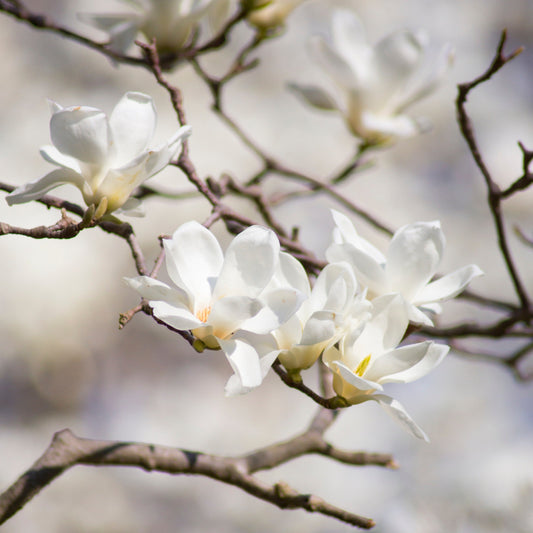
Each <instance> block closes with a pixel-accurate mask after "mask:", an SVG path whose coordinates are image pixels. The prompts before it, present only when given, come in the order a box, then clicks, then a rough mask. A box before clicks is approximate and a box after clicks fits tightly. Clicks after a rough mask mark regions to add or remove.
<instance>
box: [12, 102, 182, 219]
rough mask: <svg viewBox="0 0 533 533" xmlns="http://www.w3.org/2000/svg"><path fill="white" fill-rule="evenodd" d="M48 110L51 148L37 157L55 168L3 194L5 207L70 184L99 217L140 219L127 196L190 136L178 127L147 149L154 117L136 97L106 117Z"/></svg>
mask: <svg viewBox="0 0 533 533" xmlns="http://www.w3.org/2000/svg"><path fill="white" fill-rule="evenodd" d="M50 107H51V110H52V118H51V119H50V137H51V139H52V143H53V146H43V147H42V148H41V155H42V157H43V158H44V159H45V160H46V161H48V162H49V163H52V164H54V165H57V166H58V167H59V168H58V169H56V170H53V171H52V172H50V173H48V174H46V175H45V176H43V177H42V178H40V179H38V180H36V181H32V182H29V183H26V184H25V185H22V186H20V187H18V188H17V189H15V190H14V191H13V192H12V193H10V194H8V195H7V197H6V200H7V203H8V204H9V205H13V204H21V203H25V202H31V201H32V200H37V199H39V198H41V197H42V196H43V195H44V194H45V193H47V192H48V191H50V190H51V189H54V188H55V187H59V186H60V185H64V184H66V183H70V184H72V185H75V186H76V187H77V188H78V189H79V190H80V191H81V193H82V195H83V199H84V200H85V203H86V204H87V205H88V206H91V205H94V206H95V208H97V212H98V213H99V214H100V215H104V214H109V213H111V212H112V211H117V210H118V211H119V212H120V211H124V212H125V213H127V214H129V215H133V216H139V215H142V214H143V212H142V210H141V206H140V201H139V200H137V199H135V198H130V195H131V193H132V192H133V191H134V189H135V188H137V187H138V186H139V185H141V184H142V183H143V182H145V181H146V180H147V179H148V178H151V177H152V176H154V175H155V174H157V173H158V172H159V171H160V170H162V169H163V168H164V167H165V166H166V165H168V163H169V162H170V160H171V159H172V158H173V157H175V156H176V154H177V153H178V152H179V150H180V148H181V143H182V142H183V141H184V140H185V139H186V138H187V137H188V136H189V135H190V133H191V127H190V126H182V127H181V128H180V129H179V130H178V131H177V132H176V133H175V134H174V135H173V136H172V137H171V138H170V139H169V140H168V141H167V142H166V143H164V144H162V145H161V146H159V147H158V148H155V149H151V150H149V149H148V143H149V142H150V140H151V139H152V137H153V134H154V130H155V125H156V112H155V108H154V104H153V101H152V98H151V97H150V96H147V95H146V94H142V93H138V92H128V93H126V94H125V95H124V96H123V97H122V99H121V100H120V102H119V103H118V104H117V105H116V106H115V109H114V110H113V112H112V113H111V116H110V117H109V118H108V117H107V116H106V115H105V113H104V112H103V111H100V110H99V109H96V108H94V107H87V106H73V107H61V106H60V105H59V104H57V103H55V102H51V103H50Z"/></svg>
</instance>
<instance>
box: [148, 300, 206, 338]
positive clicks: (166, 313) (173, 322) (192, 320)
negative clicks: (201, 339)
mask: <svg viewBox="0 0 533 533" xmlns="http://www.w3.org/2000/svg"><path fill="white" fill-rule="evenodd" d="M150 307H151V308H152V311H153V313H154V316H156V317H157V318H159V320H162V321H163V322H164V323H165V324H168V325H169V326H172V327H173V328H176V329H179V330H180V331H187V330H190V329H195V328H201V327H204V326H205V324H204V323H203V322H202V321H200V320H198V318H196V317H195V316H194V315H193V314H192V313H191V312H190V311H189V309H188V308H186V307H177V306H176V305H171V304H169V303H167V302H162V301H151V302H150Z"/></svg>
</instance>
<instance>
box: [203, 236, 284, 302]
mask: <svg viewBox="0 0 533 533" xmlns="http://www.w3.org/2000/svg"><path fill="white" fill-rule="evenodd" d="M278 255H279V241H278V239H277V237H276V235H275V233H274V232H273V231H271V230H269V229H267V228H264V227H262V226H251V227H249V228H247V229H245V230H244V231H243V232H242V233H240V234H239V235H237V237H235V239H233V241H232V242H231V244H230V245H229V247H228V249H227V250H226V256H225V259H224V265H223V266H222V270H221V272H220V276H219V278H218V281H217V284H216V287H215V290H214V294H213V297H214V298H215V299H218V298H222V297H223V296H226V295H230V294H231V295H233V296H249V297H252V298H255V297H257V296H258V295H259V293H260V292H261V291H262V290H263V289H264V288H265V287H266V285H267V284H268V282H269V281H270V280H271V279H272V276H273V275H274V271H275V268H276V264H277V260H278Z"/></svg>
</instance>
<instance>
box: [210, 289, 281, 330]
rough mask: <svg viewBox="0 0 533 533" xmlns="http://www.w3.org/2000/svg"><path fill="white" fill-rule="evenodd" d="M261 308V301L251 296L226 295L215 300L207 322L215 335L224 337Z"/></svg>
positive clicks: (239, 327)
mask: <svg viewBox="0 0 533 533" xmlns="http://www.w3.org/2000/svg"><path fill="white" fill-rule="evenodd" d="M261 309H262V306H261V303H260V302H259V301H258V300H255V299H253V298H248V297H246V296H226V297H224V298H221V299H219V300H215V302H214V303H213V307H212V308H211V312H210V314H209V316H208V318H207V324H209V325H210V326H212V328H213V335H215V337H217V338H218V339H225V338H227V337H229V336H230V335H231V334H232V333H234V332H235V331H237V330H239V329H243V328H244V325H245V324H246V323H247V320H248V319H250V318H251V317H254V316H255V315H257V314H258V313H259V312H260V311H261ZM268 331H272V329H270V330H268ZM258 333H259V332H258ZM261 333H266V332H261Z"/></svg>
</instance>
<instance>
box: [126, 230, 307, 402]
mask: <svg viewBox="0 0 533 533" xmlns="http://www.w3.org/2000/svg"><path fill="white" fill-rule="evenodd" d="M163 243H164V246H165V252H166V265H167V271H168V274H169V276H170V278H171V279H172V281H173V282H174V284H175V285H176V287H175V288H173V287H170V286H168V285H166V284H165V283H163V282H161V281H158V280H155V279H153V278H150V277H147V276H140V277H137V278H129V279H126V282H127V283H128V285H129V286H130V287H132V288H134V289H135V290H136V291H137V292H139V294H140V295H141V296H142V297H143V298H145V299H146V300H148V301H149V303H150V307H151V308H152V309H153V313H154V315H155V316H156V317H157V318H159V319H160V320H162V321H163V322H165V323H166V324H169V325H170V326H172V327H174V328H176V329H179V330H182V331H185V330H191V333H192V334H193V335H194V336H195V337H196V339H198V341H199V345H198V343H197V344H196V347H197V348H202V347H207V348H210V349H218V348H221V349H222V350H223V351H224V353H225V354H226V356H227V358H228V360H229V362H230V364H231V366H232V367H233V369H234V371H235V374H236V376H237V378H234V379H232V381H231V383H228V387H227V390H228V393H231V394H234V393H235V392H236V391H239V390H240V391H241V392H246V391H248V390H250V389H252V388H254V387H257V386H258V385H260V384H261V382H262V380H263V377H264V375H265V373H266V370H268V368H269V367H270V365H271V364H272V362H273V361H274V359H275V357H276V355H277V351H275V341H274V340H273V337H268V335H269V334H270V332H271V331H273V330H274V329H275V328H277V327H279V326H280V324H282V323H283V322H285V321H286V320H287V319H288V318H289V317H290V316H292V314H293V313H294V312H295V311H296V309H297V308H298V306H299V305H300V303H301V295H300V293H299V291H297V290H296V289H294V288H292V287H278V288H273V289H271V290H265V288H266V287H267V285H268V284H269V282H270V280H271V278H272V276H273V275H274V272H275V270H276V268H277V266H278V261H279V253H280V252H279V241H278V239H277V237H276V236H275V234H274V233H273V232H272V231H270V230H268V229H266V228H263V227H260V226H251V227H250V228H247V229H246V230H244V231H243V232H242V233H240V234H239V235H238V236H237V237H235V239H233V241H232V242H231V244H230V245H229V247H228V249H227V250H226V254H225V255H224V254H223V252H222V249H221V248H220V245H219V243H218V241H217V240H216V238H215V236H214V235H213V234H212V233H211V232H210V231H209V230H207V229H206V228H204V227H203V226H202V225H201V224H199V223H197V222H194V221H192V222H187V223H185V224H183V225H182V226H180V227H179V228H178V229H177V230H176V231H175V233H174V235H173V236H172V239H168V240H164V241H163ZM265 335H267V337H265ZM258 336H259V337H258ZM258 346H261V348H259V347H258ZM274 352H275V353H274ZM264 357H266V359H265V360H263V358H264ZM265 361H266V363H265ZM237 384H238V386H237Z"/></svg>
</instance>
